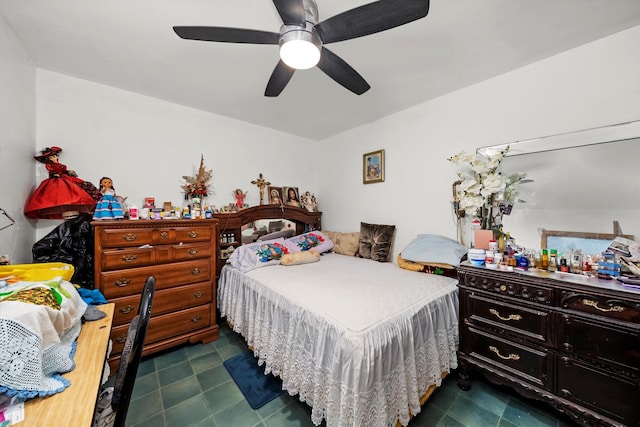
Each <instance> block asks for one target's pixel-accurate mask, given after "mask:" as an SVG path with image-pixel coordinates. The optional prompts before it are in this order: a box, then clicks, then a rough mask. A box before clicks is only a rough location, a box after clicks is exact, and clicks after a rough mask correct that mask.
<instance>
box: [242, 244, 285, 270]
mask: <svg viewBox="0 0 640 427" xmlns="http://www.w3.org/2000/svg"><path fill="white" fill-rule="evenodd" d="M289 252H290V251H289V248H288V247H287V245H286V243H285V241H284V239H283V238H280V239H274V240H267V241H264V242H255V243H250V244H248V245H242V246H239V247H238V248H237V249H236V250H235V251H233V253H232V254H231V257H229V264H231V265H232V266H233V267H234V268H237V269H238V270H240V271H242V272H243V273H246V272H247V271H251V270H253V269H255V268H260V267H266V266H268V265H274V264H279V263H280V258H281V257H282V255H284V254H288V253H289Z"/></svg>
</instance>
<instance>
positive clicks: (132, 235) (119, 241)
mask: <svg viewBox="0 0 640 427" xmlns="http://www.w3.org/2000/svg"><path fill="white" fill-rule="evenodd" d="M100 233H101V237H100V239H101V242H102V247H104V248H120V247H130V246H142V245H144V244H148V243H151V242H153V233H154V230H153V228H122V229H119V228H115V229H110V228H103V229H101V231H100Z"/></svg>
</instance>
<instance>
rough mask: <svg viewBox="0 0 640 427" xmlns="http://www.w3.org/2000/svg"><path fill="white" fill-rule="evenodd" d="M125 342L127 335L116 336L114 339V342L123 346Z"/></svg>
mask: <svg viewBox="0 0 640 427" xmlns="http://www.w3.org/2000/svg"><path fill="white" fill-rule="evenodd" d="M126 340H127V334H123V335H118V336H117V337H115V338H114V341H115V342H117V343H118V344H124V343H125V341H126Z"/></svg>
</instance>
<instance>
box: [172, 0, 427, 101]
mask: <svg viewBox="0 0 640 427" xmlns="http://www.w3.org/2000/svg"><path fill="white" fill-rule="evenodd" d="M273 4H274V5H275V7H276V9H277V11H278V14H279V15H280V17H281V18H282V21H283V23H284V25H282V27H281V28H280V32H279V33H273V32H269V31H260V30H250V29H244V28H228V27H202V26H176V27H173V30H174V31H175V32H176V34H177V35H178V36H180V37H181V38H183V39H188V40H202V41H212V42H225V43H250V44H277V45H280V61H278V64H277V65H276V67H275V69H274V70H273V73H272V74H271V78H270V79H269V82H268V83H267V88H266V90H265V92H264V94H265V96H271V97H273V96H278V95H280V93H281V92H282V90H283V89H284V88H285V86H286V85H287V83H289V80H291V77H292V76H293V73H294V72H295V70H297V69H298V70H303V69H308V68H311V67H313V66H315V65H317V66H318V68H320V69H321V70H322V71H323V72H324V73H325V74H327V75H328V76H329V77H331V78H332V79H333V80H335V81H336V82H338V83H339V84H341V85H342V86H344V87H345V88H347V89H349V90H350V91H351V92H353V93H355V94H357V95H361V94H363V93H364V92H366V91H367V90H369V89H370V86H369V84H368V83H367V82H366V81H365V79H364V78H362V76H361V75H360V74H358V72H357V71H356V70H354V69H353V68H352V67H351V66H350V65H349V64H347V63H346V62H345V61H344V60H342V59H341V58H340V57H339V56H338V55H336V54H335V53H333V52H331V51H330V50H329V49H327V48H326V47H325V46H324V45H326V44H329V43H335V42H340V41H344V40H350V39H355V38H357V37H362V36H366V35H369V34H374V33H378V32H380V31H385V30H388V29H391V28H394V27H398V26H400V25H404V24H407V23H409V22H412V21H415V20H417V19H420V18H423V17H425V16H426V15H427V13H428V12H429V0H380V1H375V2H373V3H368V4H365V5H363V6H360V7H356V8H353V9H351V10H348V11H346V12H343V13H340V14H338V15H335V16H333V17H331V18H328V19H325V20H324V21H321V22H319V18H318V7H317V5H316V2H315V0H273Z"/></svg>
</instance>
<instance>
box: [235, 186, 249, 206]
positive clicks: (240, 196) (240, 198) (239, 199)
mask: <svg viewBox="0 0 640 427" xmlns="http://www.w3.org/2000/svg"><path fill="white" fill-rule="evenodd" d="M233 197H235V198H236V206H237V207H238V209H242V207H243V206H244V198H245V197H247V192H246V191H245V192H243V191H242V190H241V189H239V188H236V190H235V191H234V192H233Z"/></svg>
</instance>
